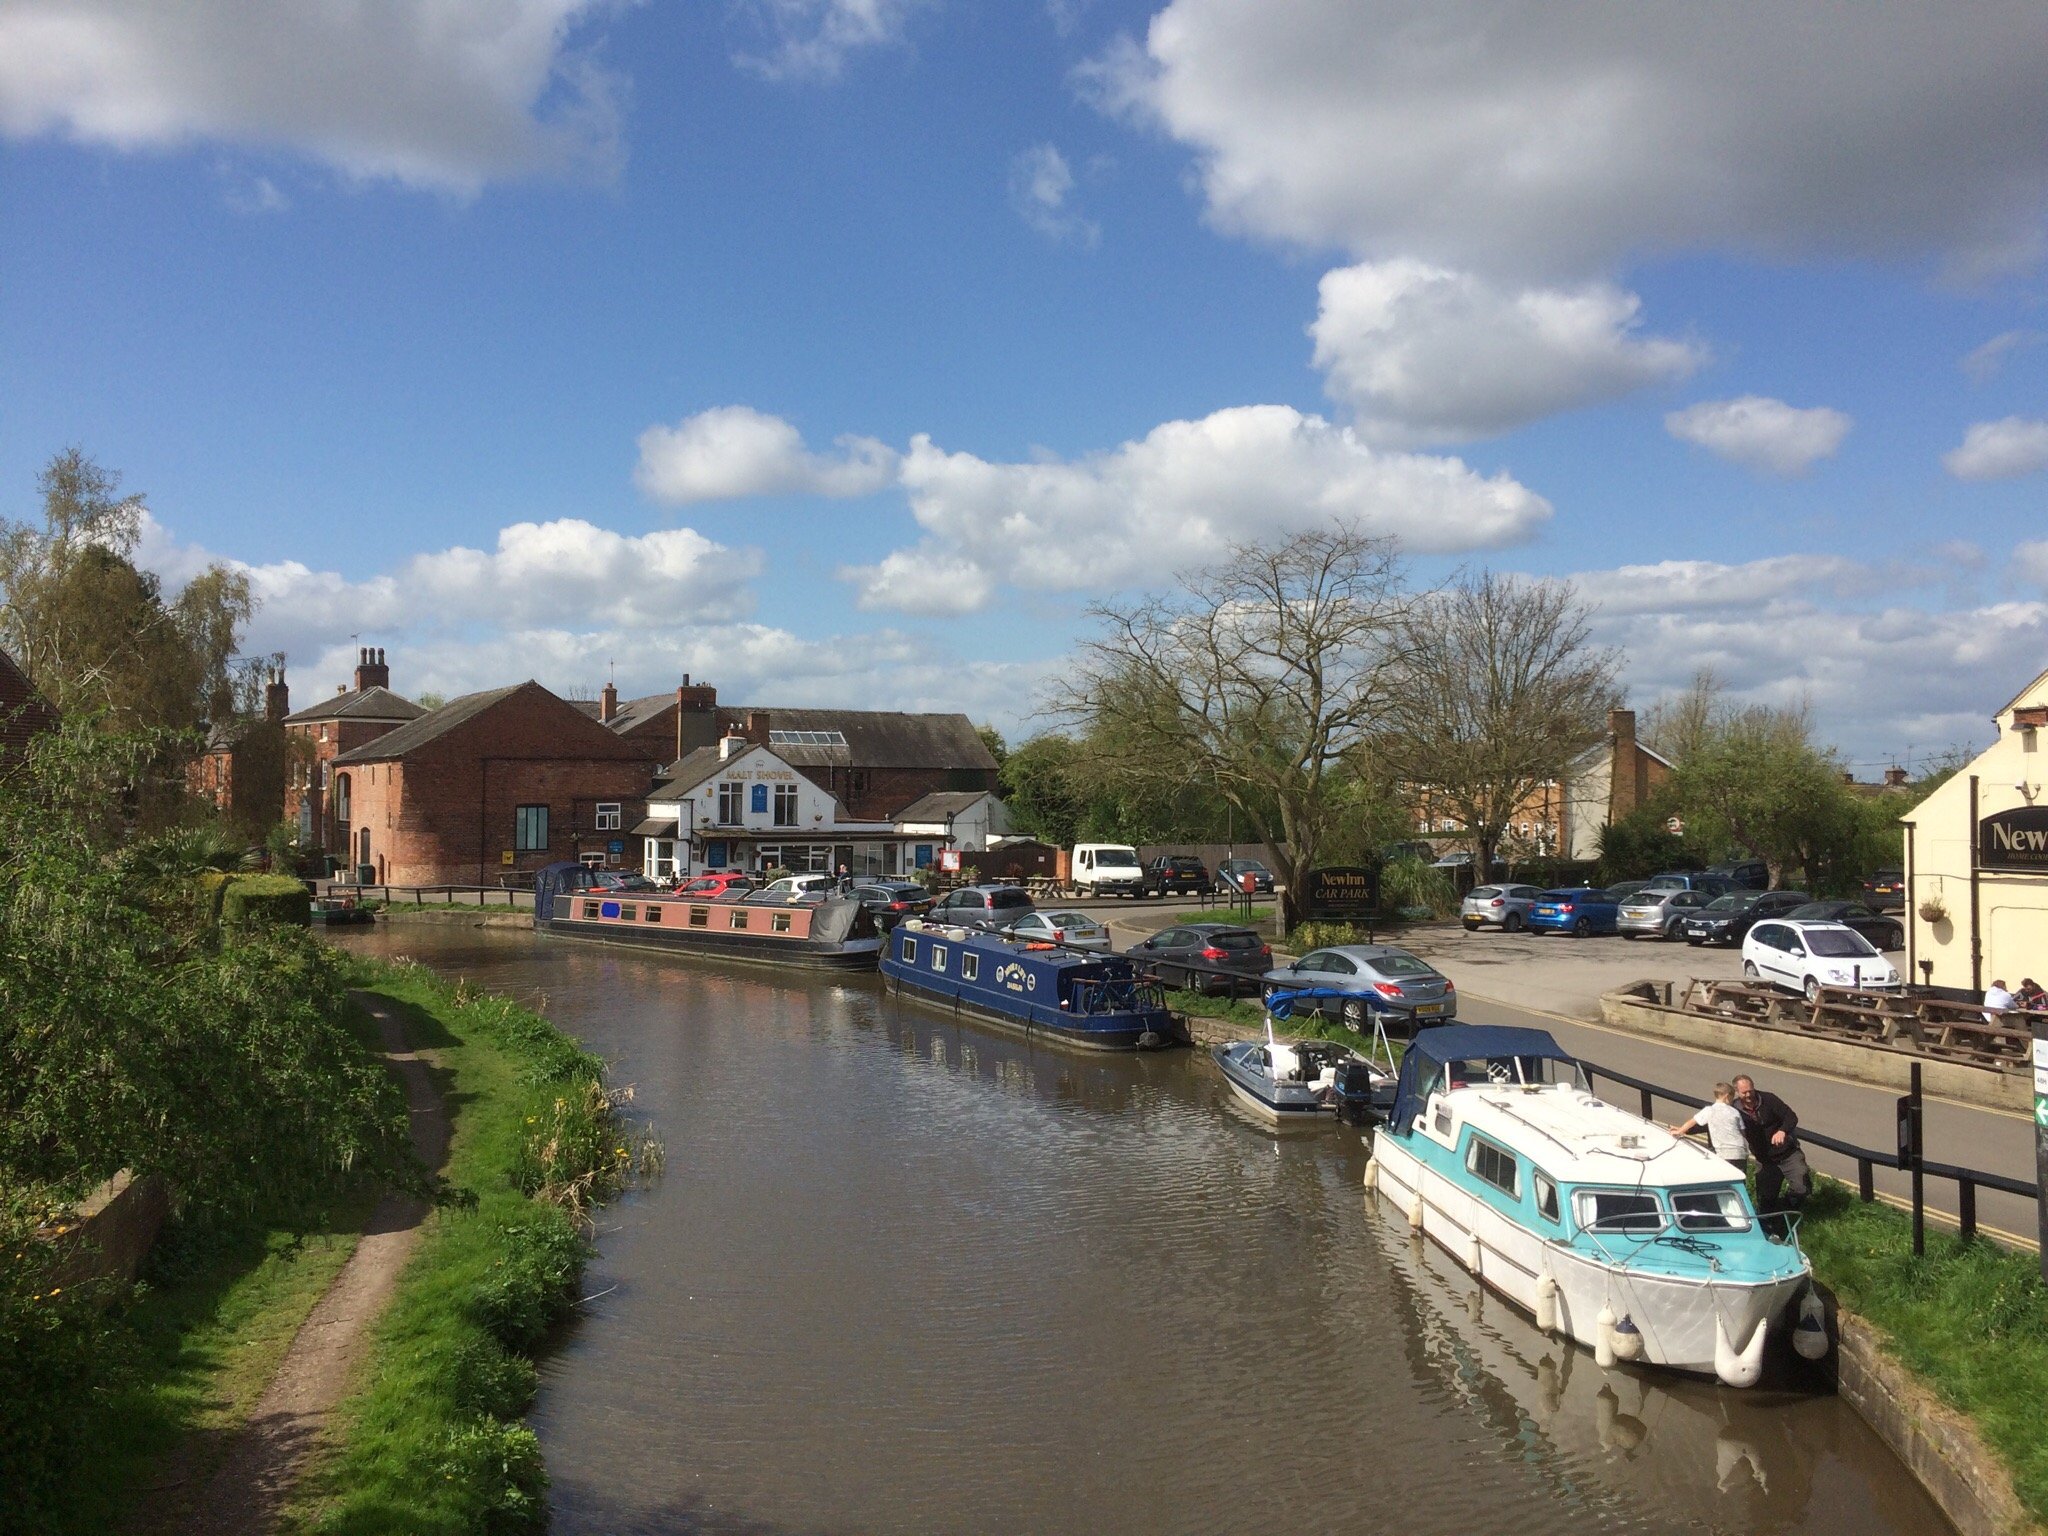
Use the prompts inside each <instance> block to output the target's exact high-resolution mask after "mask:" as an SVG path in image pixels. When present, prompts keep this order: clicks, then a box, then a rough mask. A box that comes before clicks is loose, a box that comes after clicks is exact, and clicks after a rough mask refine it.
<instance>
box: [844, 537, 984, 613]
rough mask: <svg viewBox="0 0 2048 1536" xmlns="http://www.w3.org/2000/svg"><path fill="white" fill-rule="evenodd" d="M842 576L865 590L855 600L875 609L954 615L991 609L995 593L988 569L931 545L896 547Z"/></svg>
mask: <svg viewBox="0 0 2048 1536" xmlns="http://www.w3.org/2000/svg"><path fill="white" fill-rule="evenodd" d="M838 576H839V579H840V580H841V581H850V582H852V583H854V585H855V586H856V587H858V588H859V596H858V597H857V598H856V599H855V602H856V604H857V606H858V607H860V608H861V609H862V611H864V612H869V613H872V612H874V611H876V610H878V609H888V610H894V611H895V612H898V613H910V614H920V615H924V616H927V617H950V616H954V615H958V614H963V613H973V612H975V611H977V610H978V609H981V608H985V607H987V606H988V601H989V599H990V598H991V597H992V596H994V594H995V581H994V579H993V578H992V577H991V576H990V575H989V573H988V572H987V571H985V570H983V569H982V568H981V567H980V566H978V565H976V564H975V563H974V562H973V561H972V560H969V559H965V558H963V557H961V556H959V555H956V554H949V553H948V552H947V551H945V550H944V549H940V548H936V547H934V546H933V545H931V544H929V543H927V544H923V545H920V546H918V547H917V548H916V549H898V550H894V551H892V552H890V553H889V554H888V555H885V556H884V557H883V558H882V560H881V561H880V562H879V563H877V564H875V565H846V566H841V567H840V568H839V571H838Z"/></svg>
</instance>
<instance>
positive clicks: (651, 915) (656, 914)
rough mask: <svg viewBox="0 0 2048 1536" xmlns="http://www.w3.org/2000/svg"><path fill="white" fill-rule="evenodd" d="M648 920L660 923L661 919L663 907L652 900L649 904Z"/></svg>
mask: <svg viewBox="0 0 2048 1536" xmlns="http://www.w3.org/2000/svg"><path fill="white" fill-rule="evenodd" d="M647 921H648V922H650V923H658V922H660V921H661V908H659V907H657V906H656V905H655V904H654V903H653V902H651V901H650V902H649V903H648V904H647Z"/></svg>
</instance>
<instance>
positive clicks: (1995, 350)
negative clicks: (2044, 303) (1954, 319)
mask: <svg viewBox="0 0 2048 1536" xmlns="http://www.w3.org/2000/svg"><path fill="white" fill-rule="evenodd" d="M2043 341H2048V336H2044V335H2043V334H2042V333H2041V332H2039V331H2000V332H1999V333H1998V334H1997V335H1996V336H1994V337H1992V338H1991V339H1990V340H1989V341H1987V342H1985V343H1984V345H1982V346H1981V347H1972V348H1971V349H1970V350H1969V351H1968V352H1966V353H1964V354H1963V358H1962V361H1961V362H1960V363H1958V364H1957V365H1956V366H1957V367H1959V368H1961V369H1962V370H1963V372H1964V373H1967V374H1968V375H1969V376H1970V379H1971V381H1972V382H1973V383H1977V384H1988V383H1990V382H1991V381H1992V380H1993V379H1994V378H1996V377H1997V376H1998V371H1999V369H2001V368H2003V367H2004V366H2005V361H2006V359H2007V358H2009V357H2011V356H2012V355H2013V354H2014V353H2015V352H2023V351H2025V350H2026V349H2027V348H2028V347H2036V346H2039V345H2040V344H2041V343H2042V342H2043Z"/></svg>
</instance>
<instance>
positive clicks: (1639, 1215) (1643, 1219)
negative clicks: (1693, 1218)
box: [1572, 1189, 1664, 1235]
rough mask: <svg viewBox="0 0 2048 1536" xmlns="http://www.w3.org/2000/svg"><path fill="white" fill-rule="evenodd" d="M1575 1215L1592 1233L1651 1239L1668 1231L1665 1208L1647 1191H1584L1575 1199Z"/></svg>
mask: <svg viewBox="0 0 2048 1536" xmlns="http://www.w3.org/2000/svg"><path fill="white" fill-rule="evenodd" d="M1572 1215H1573V1216H1574V1217H1576V1218H1577V1220H1578V1223H1579V1225H1580V1226H1581V1227H1583V1228H1585V1230H1586V1231H1588V1232H1631V1233H1639V1234H1644V1235H1647V1234H1649V1233H1652V1232H1659V1231H1662V1230H1663V1228H1664V1208H1663V1207H1662V1206H1661V1205H1659V1204H1658V1203H1657V1197H1656V1196H1655V1195H1654V1194H1652V1193H1651V1192H1650V1191H1648V1190H1646V1189H1582V1190H1580V1191H1579V1192H1578V1193H1577V1194H1576V1195H1574V1196H1572Z"/></svg>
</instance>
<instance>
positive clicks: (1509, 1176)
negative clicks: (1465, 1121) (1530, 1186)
mask: <svg viewBox="0 0 2048 1536" xmlns="http://www.w3.org/2000/svg"><path fill="white" fill-rule="evenodd" d="M1465 1166H1466V1167H1467V1168H1469V1169H1470V1170H1471V1171H1472V1173H1473V1174H1474V1175H1475V1176H1476V1177H1478V1178H1482V1179H1484V1180H1486V1182H1487V1183H1489V1184H1491V1185H1492V1186H1493V1187H1494V1188H1495V1189H1497V1190H1499V1191H1500V1192H1501V1193H1502V1194H1504V1195H1507V1196H1508V1197H1509V1198H1510V1199H1519V1198H1520V1197H1521V1193H1522V1165H1521V1164H1520V1163H1518V1162H1516V1161H1515V1154H1514V1153H1512V1152H1508V1151H1505V1150H1503V1149H1502V1148H1500V1147H1496V1146H1495V1145H1494V1144H1493V1143H1492V1142H1490V1141H1486V1140H1483V1139H1482V1138H1480V1137H1477V1136H1474V1137H1473V1138H1472V1149H1471V1150H1470V1151H1469V1152H1467V1153H1466V1154H1465Z"/></svg>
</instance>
